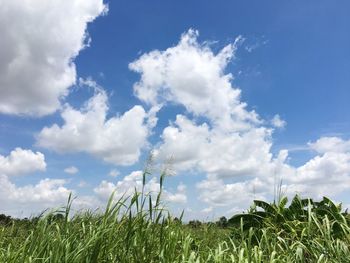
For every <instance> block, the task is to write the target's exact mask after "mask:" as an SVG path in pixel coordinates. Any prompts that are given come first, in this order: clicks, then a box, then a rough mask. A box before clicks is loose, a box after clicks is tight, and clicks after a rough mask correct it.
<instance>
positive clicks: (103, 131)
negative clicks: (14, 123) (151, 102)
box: [37, 89, 149, 165]
mask: <svg viewBox="0 0 350 263" xmlns="http://www.w3.org/2000/svg"><path fill="white" fill-rule="evenodd" d="M107 100H108V98H107V95H106V93H105V92H104V91H103V90H101V89H98V90H96V93H95V95H94V96H93V97H92V98H91V99H90V100H89V101H88V102H87V103H86V104H85V105H84V107H82V108H81V109H80V110H76V109H73V108H72V107H71V106H69V105H66V106H65V107H64V109H63V111H62V113H61V117H62V119H63V120H64V124H63V125H62V126H61V127H60V126H58V125H57V124H54V125H53V126H51V127H45V128H44V129H43V130H42V131H41V132H40V133H39V135H38V136H37V143H38V145H39V146H41V147H44V148H47V149H51V150H54V151H56V152H59V153H73V152H86V153H89V154H91V155H93V156H95V157H97V158H101V159H103V160H104V161H106V162H109V163H113V164H119V165H130V164H133V163H135V162H136V161H137V160H138V158H139V156H140V154H141V149H142V148H143V147H144V146H145V145H146V143H147V136H148V134H149V130H148V129H149V127H148V124H147V123H145V120H146V118H147V114H146V112H145V110H144V109H143V108H142V107H141V106H134V107H133V108H131V109H130V110H129V111H127V112H125V113H124V114H123V115H121V116H114V117H111V118H109V119H107V112H108V105H107Z"/></svg>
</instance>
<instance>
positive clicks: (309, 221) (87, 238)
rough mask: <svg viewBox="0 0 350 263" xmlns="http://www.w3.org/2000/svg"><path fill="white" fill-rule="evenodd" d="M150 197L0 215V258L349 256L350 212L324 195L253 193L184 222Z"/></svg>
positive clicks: (304, 259)
mask: <svg viewBox="0 0 350 263" xmlns="http://www.w3.org/2000/svg"><path fill="white" fill-rule="evenodd" d="M146 176H147V174H146V173H145V174H144V182H145V181H146V179H145V177H146ZM164 176H165V173H162V174H161V178H162V179H161V185H162V183H163V178H164ZM161 187H162V186H161ZM160 192H161V191H160ZM155 199H156V200H152V196H151V195H149V194H147V193H144V191H142V192H141V193H137V192H135V194H134V195H133V196H131V197H125V198H121V199H119V200H115V198H114V196H113V195H112V196H111V198H110V199H109V202H108V204H107V206H106V209H105V211H104V213H103V214H94V213H90V212H84V213H80V214H76V215H74V216H71V215H70V211H71V204H72V198H71V197H69V200H68V204H67V206H66V207H65V208H64V209H62V210H58V211H54V212H51V213H48V214H46V215H41V216H39V217H37V218H32V219H30V220H14V219H11V218H8V217H6V216H2V215H0V262H9V263H11V262H24V263H26V262H52V263H53V262H67V263H68V262H69V263H74V262H86V263H87V262H128V263H129V262H131V263H132V262H147V263H148V262H242V263H243V262H256V263H258V262H260V263H262V262H320V263H321V262H350V252H349V247H350V228H349V218H348V215H347V213H342V211H341V206H340V205H335V204H334V203H333V202H332V201H331V200H330V199H328V198H326V197H325V198H323V200H322V201H320V202H314V201H313V200H311V199H301V198H300V197H299V196H295V197H294V198H293V200H292V201H291V202H290V204H289V206H287V204H288V200H287V198H285V197H284V198H281V199H280V201H279V202H278V203H277V204H276V203H273V204H269V203H266V202H263V201H259V200H255V201H254V204H253V206H252V207H251V208H250V210H249V211H248V212H247V213H246V214H240V215H236V216H233V217H232V218H231V219H229V220H227V219H226V218H224V217H221V218H220V219H219V221H218V222H216V223H202V222H200V221H197V220H194V221H191V222H189V223H188V224H184V223H183V222H182V216H181V217H180V218H173V217H171V215H169V213H168V212H167V211H166V210H164V209H163V208H162V203H161V194H159V195H158V196H157V197H156V198H155Z"/></svg>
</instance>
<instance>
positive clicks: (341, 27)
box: [0, 0, 350, 219]
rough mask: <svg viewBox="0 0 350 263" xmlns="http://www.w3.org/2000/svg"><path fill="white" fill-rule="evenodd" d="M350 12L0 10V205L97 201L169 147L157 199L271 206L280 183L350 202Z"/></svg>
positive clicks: (111, 4)
mask: <svg viewBox="0 0 350 263" xmlns="http://www.w3.org/2000/svg"><path fill="white" fill-rule="evenodd" d="M349 7H350V4H349V3H348V2H347V1H339V2H337V3H336V4H335V3H334V2H331V1H308V2H302V1H288V2H287V1H279V2H277V1H270V2H262V1H223V0H220V1H216V2H215V3H213V2H210V1H190V2H189V1H160V0H159V1H108V2H107V1H105V2H102V0H88V1H85V2H84V3H80V2H79V1H52V2H51V3H41V1H39V2H34V1H32V2H30V1H29V2H28V3H26V4H23V3H22V2H21V1H12V2H11V3H10V2H8V3H6V4H3V5H1V6H0V17H2V18H1V19H0V29H1V32H3V40H2V42H3V43H2V45H1V50H0V59H1V60H0V189H1V190H2V192H3V194H0V201H1V204H2V205H0V213H1V212H6V213H9V214H12V215H15V216H23V215H29V214H32V213H37V212H38V211H41V210H42V209H45V208H46V207H55V206H58V205H60V204H62V203H64V202H65V200H66V196H67V194H68V193H69V192H71V191H73V193H74V194H75V195H76V196H78V198H77V202H76V203H77V208H78V207H79V208H81V207H85V208H86V207H87V208H91V207H97V206H103V204H104V202H105V200H106V198H107V197H108V195H109V194H110V193H111V192H112V191H113V190H116V191H117V193H120V194H122V193H124V192H130V191H132V190H133V189H134V187H135V186H136V187H139V183H140V172H139V171H140V170H142V169H143V167H144V163H145V160H146V159H147V156H148V154H149V152H150V151H151V150H153V151H154V155H155V157H154V159H155V161H154V162H155V165H154V173H155V175H156V174H157V172H158V170H159V168H158V166H159V165H160V166H161V164H162V163H165V162H166V160H168V159H169V158H170V157H171V160H172V161H171V173H172V175H171V176H169V177H168V178H167V180H166V185H165V196H164V200H165V202H166V203H167V204H168V205H169V207H170V208H171V209H172V210H173V211H174V213H178V212H179V211H181V210H182V209H184V210H185V214H186V215H187V218H194V217H196V218H200V219H212V218H216V217H218V216H220V215H222V214H225V215H228V216H229V215H230V214H232V213H234V212H237V211H242V210H243V209H245V208H247V207H248V206H249V204H250V202H251V200H252V199H253V198H262V199H266V200H272V199H273V185H274V184H275V182H276V181H278V180H280V179H282V180H283V191H284V192H285V194H286V195H288V196H292V195H293V194H295V193H300V194H302V195H305V196H312V197H315V198H320V197H321V196H323V195H327V196H330V197H332V198H334V199H335V200H337V201H342V202H343V203H344V204H346V205H347V204H350V200H349V198H348V197H347V196H348V191H349V187H350V132H349V131H350V117H349V114H347V113H348V112H350V104H349V103H348V100H349V98H350V88H349V84H350V75H349V69H350V49H349V47H350V32H349V30H348V25H349V24H350V18H349V16H348V14H347V10H348V9H349ZM33 10H34V11H33ZM13 32H16V34H14V33H13ZM155 65H158V66H155ZM238 93H240V95H237V94H238ZM150 94H151V95H150ZM152 94H153V95H152ZM177 116H178V117H177ZM111 175H112V176H111ZM157 186H158V181H157V179H156V178H153V176H150V177H149V182H148V185H147V189H149V190H150V191H156V189H157ZM330 186H332V187H330Z"/></svg>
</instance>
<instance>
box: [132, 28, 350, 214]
mask: <svg viewBox="0 0 350 263" xmlns="http://www.w3.org/2000/svg"><path fill="white" fill-rule="evenodd" d="M240 41H241V38H238V39H237V40H236V41H235V43H232V44H229V45H227V46H226V47H224V48H223V49H222V50H221V51H219V52H217V53H214V52H213V51H212V49H211V47H210V46H209V45H208V44H206V43H204V44H201V43H199V42H198V32H197V31H195V30H189V31H188V32H187V33H185V34H183V35H182V37H181V39H180V42H179V43H178V44H177V45H175V46H173V47H170V48H168V49H166V50H164V51H160V50H154V51H151V52H149V53H146V54H143V55H142V56H141V57H140V58H139V59H137V60H136V61H134V62H132V63H131V64H130V65H129V67H130V69H131V70H133V71H135V72H138V73H140V75H141V77H140V80H139V81H138V82H137V83H136V84H135V85H134V92H135V95H136V96H137V97H138V98H139V99H141V100H142V101H144V102H146V103H148V104H150V105H152V106H154V105H158V106H164V105H166V104H167V103H173V104H174V103H175V104H178V105H182V106H184V108H185V109H186V111H187V112H186V113H187V114H186V113H184V114H178V115H177V116H176V119H175V120H174V121H171V122H170V124H169V126H167V127H165V128H164V130H163V132H162V134H161V142H160V143H159V144H158V145H157V148H156V150H155V155H156V156H157V157H158V158H162V159H163V160H165V159H167V158H169V157H171V159H172V161H173V165H174V168H175V169H176V170H177V171H181V170H191V169H192V170H195V171H197V172H200V173H205V174H207V179H205V180H203V181H202V182H199V183H198V184H197V189H198V190H199V196H200V197H199V198H200V200H202V201H204V202H206V203H208V204H209V205H210V207H215V206H231V207H235V209H237V207H238V206H239V204H242V203H247V202H249V201H251V199H252V198H253V197H254V196H255V197H256V198H262V199H268V198H270V197H271V195H273V192H274V187H276V184H278V180H279V179H282V180H283V183H284V186H283V187H284V189H285V191H287V192H288V193H297V192H298V193H301V194H305V195H311V196H319V195H320V194H321V193H322V194H328V195H330V196H332V195H334V194H336V193H339V192H341V191H343V190H345V189H347V188H348V187H349V183H348V182H349V179H348V177H349V175H350V170H349V164H350V160H349V151H350V147H349V145H350V143H349V142H348V141H344V140H341V139H340V138H321V139H320V140H318V141H316V142H315V143H309V147H310V148H311V149H313V150H315V151H316V153H317V155H316V156H315V157H314V158H312V159H311V160H309V161H307V162H306V163H305V164H304V165H301V166H299V167H295V166H292V165H290V164H289V158H288V151H287V150H281V151H280V152H278V153H277V154H273V153H272V152H273V151H272V145H273V140H272V135H273V131H274V128H283V127H285V126H286V121H284V120H282V119H281V117H280V116H279V115H278V114H277V115H275V116H274V118H273V119H272V120H270V121H269V122H267V121H264V120H261V118H260V117H259V115H258V114H257V113H256V112H254V111H252V110H249V109H248V107H247V104H246V103H245V102H243V101H242V100H241V97H240V94H241V90H240V89H239V88H237V87H234V86H233V85H232V79H233V76H232V75H231V74H226V73H225V69H226V67H227V64H228V63H229V62H230V60H232V59H233V58H234V55H235V50H236V48H237V46H238V45H239V42H240ZM267 124H271V125H272V127H268V126H267ZM327 185H332V189H327ZM328 188H329V187H328ZM235 200H236V201H235ZM246 205H247V204H245V206H246Z"/></svg>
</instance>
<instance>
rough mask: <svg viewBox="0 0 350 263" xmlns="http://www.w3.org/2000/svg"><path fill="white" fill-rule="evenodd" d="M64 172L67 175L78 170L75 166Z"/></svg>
mask: <svg viewBox="0 0 350 263" xmlns="http://www.w3.org/2000/svg"><path fill="white" fill-rule="evenodd" d="M64 172H65V173H67V174H76V173H77V172H79V169H78V168H77V167H75V166H70V167H67V168H66V169H64Z"/></svg>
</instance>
